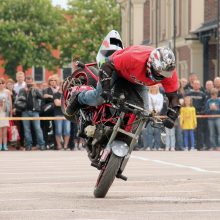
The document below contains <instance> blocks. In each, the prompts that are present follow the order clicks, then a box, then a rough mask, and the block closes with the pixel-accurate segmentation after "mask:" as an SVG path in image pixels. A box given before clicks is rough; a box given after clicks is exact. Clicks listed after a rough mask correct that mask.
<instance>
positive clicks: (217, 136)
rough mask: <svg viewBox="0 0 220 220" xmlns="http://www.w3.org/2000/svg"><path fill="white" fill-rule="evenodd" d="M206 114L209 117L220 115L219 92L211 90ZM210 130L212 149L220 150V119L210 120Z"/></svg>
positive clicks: (211, 118) (213, 118) (214, 89)
mask: <svg viewBox="0 0 220 220" xmlns="http://www.w3.org/2000/svg"><path fill="white" fill-rule="evenodd" d="M205 112H206V114H207V115H216V114H220V99H219V98H218V90H217V89H216V88H212V89H211V98H210V99H208V100H207V102H206V105H205ZM208 129H209V132H210V136H209V140H210V145H211V149H218V150H219V149H220V118H219V117H210V118H208Z"/></svg>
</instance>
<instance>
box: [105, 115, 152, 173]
mask: <svg viewBox="0 0 220 220" xmlns="http://www.w3.org/2000/svg"><path fill="white" fill-rule="evenodd" d="M124 116H125V113H124V112H122V113H121V114H120V116H119V118H118V120H117V123H116V124H115V126H114V128H113V132H112V135H111V137H110V139H109V141H108V144H107V147H106V150H109V147H108V146H110V144H111V143H112V142H113V141H114V139H115V137H116V135H117V134H118V132H120V133H123V134H125V135H127V136H129V137H131V138H132V140H131V142H130V144H129V151H128V154H127V155H126V156H125V157H124V160H123V162H122V164H121V167H120V170H119V174H121V173H122V172H123V170H124V168H125V166H126V164H127V162H128V159H129V157H130V155H131V152H132V151H133V149H134V146H135V144H136V143H137V142H138V138H139V135H140V133H141V131H142V128H143V126H144V124H145V122H146V118H140V119H138V120H139V122H138V126H137V128H136V130H135V132H134V133H132V132H129V131H126V130H124V129H122V128H120V126H121V123H122V121H123V118H124ZM147 123H148V121H147Z"/></svg>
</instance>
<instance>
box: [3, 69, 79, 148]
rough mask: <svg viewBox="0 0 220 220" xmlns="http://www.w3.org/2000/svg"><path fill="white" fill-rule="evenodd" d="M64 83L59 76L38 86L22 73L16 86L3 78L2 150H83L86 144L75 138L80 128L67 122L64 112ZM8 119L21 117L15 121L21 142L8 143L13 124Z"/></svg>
mask: <svg viewBox="0 0 220 220" xmlns="http://www.w3.org/2000/svg"><path fill="white" fill-rule="evenodd" d="M61 83H62V82H61V81H60V79H59V77H58V75H52V76H50V77H49V78H48V81H47V82H43V83H41V84H36V83H35V82H34V80H33V78H32V77H31V76H25V74H24V73H23V72H21V71H19V72H17V73H16V82H14V81H13V80H12V79H8V80H7V81H5V80H4V79H3V78H0V118H2V120H0V150H2V151H6V150H8V146H9V145H10V146H11V145H12V147H13V148H14V149H17V150H26V151H30V150H34V149H39V150H47V149H53V150H74V149H79V150H80V149H82V147H81V146H82V144H83V140H79V139H78V138H77V137H76V134H75V133H76V132H77V125H76V124H74V123H72V122H70V121H68V120H66V119H65V118H64V117H63V113H62V111H61V95H62V91H61ZM4 117H21V120H14V124H15V125H16V126H17V128H18V131H19V136H20V140H19V141H17V142H14V143H9V141H8V140H7V129H8V127H9V120H5V119H4ZM39 117H49V118H50V119H51V120H40V118H39ZM30 118H32V119H31V120H30Z"/></svg>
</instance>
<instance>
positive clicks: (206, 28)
mask: <svg viewBox="0 0 220 220" xmlns="http://www.w3.org/2000/svg"><path fill="white" fill-rule="evenodd" d="M217 26H218V23H217V20H212V21H208V22H205V23H203V24H202V25H201V27H199V28H198V29H197V30H195V31H192V33H193V34H202V33H203V32H213V31H215V30H216V29H217Z"/></svg>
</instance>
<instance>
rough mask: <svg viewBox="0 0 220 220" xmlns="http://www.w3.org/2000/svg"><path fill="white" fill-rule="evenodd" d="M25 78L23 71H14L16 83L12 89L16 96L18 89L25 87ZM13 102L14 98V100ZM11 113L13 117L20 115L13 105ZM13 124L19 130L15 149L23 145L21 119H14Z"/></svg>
mask: <svg viewBox="0 0 220 220" xmlns="http://www.w3.org/2000/svg"><path fill="white" fill-rule="evenodd" d="M24 80H25V75H24V72H22V71H19V72H17V73H16V81H17V82H16V83H15V84H14V91H15V94H16V97H17V95H18V93H19V91H20V89H22V88H25V87H26V82H25V81H24ZM14 102H15V100H14ZM13 115H14V116H15V117H21V111H16V108H14V107H13ZM15 125H16V126H17V127H18V130H19V135H20V138H21V140H20V144H19V145H18V146H17V149H20V148H21V146H24V128H23V123H22V121H15Z"/></svg>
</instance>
